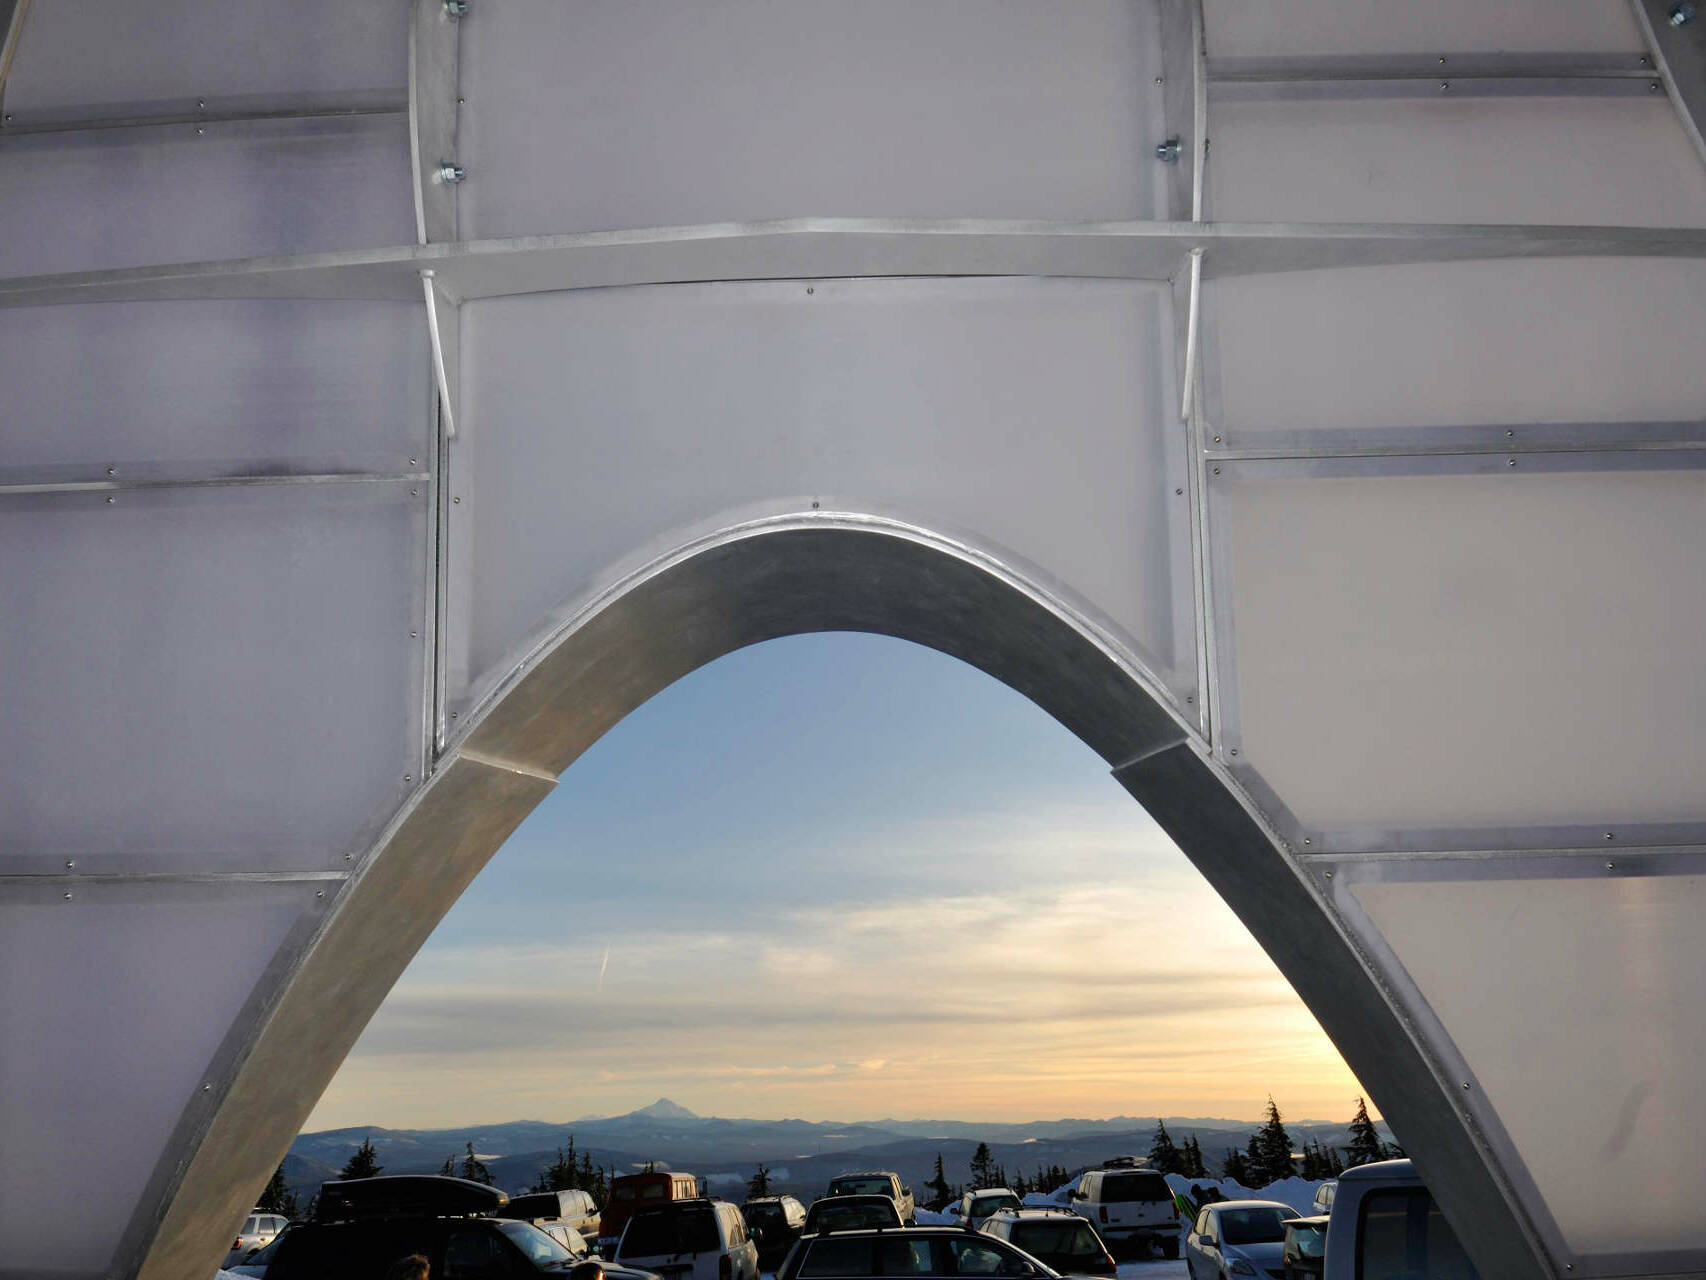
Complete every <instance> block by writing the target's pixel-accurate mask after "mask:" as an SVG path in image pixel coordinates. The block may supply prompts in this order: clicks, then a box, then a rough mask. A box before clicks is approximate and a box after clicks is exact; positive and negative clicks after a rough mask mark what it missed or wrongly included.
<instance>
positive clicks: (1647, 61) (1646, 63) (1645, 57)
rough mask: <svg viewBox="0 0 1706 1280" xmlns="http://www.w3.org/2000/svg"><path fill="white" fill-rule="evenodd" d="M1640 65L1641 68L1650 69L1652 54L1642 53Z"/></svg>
mask: <svg viewBox="0 0 1706 1280" xmlns="http://www.w3.org/2000/svg"><path fill="white" fill-rule="evenodd" d="M1641 65H1642V66H1643V67H1650V66H1652V65H1653V55H1652V54H1650V53H1643V54H1642V55H1641Z"/></svg>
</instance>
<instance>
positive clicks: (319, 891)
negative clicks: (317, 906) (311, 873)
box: [314, 889, 326, 898]
mask: <svg viewBox="0 0 1706 1280" xmlns="http://www.w3.org/2000/svg"><path fill="white" fill-rule="evenodd" d="M314 896H315V897H316V898H323V897H325V896H326V891H325V890H324V889H316V890H314Z"/></svg>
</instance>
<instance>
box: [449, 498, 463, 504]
mask: <svg viewBox="0 0 1706 1280" xmlns="http://www.w3.org/2000/svg"><path fill="white" fill-rule="evenodd" d="M451 501H452V502H456V503H460V502H461V501H462V499H461V498H452V499H451Z"/></svg>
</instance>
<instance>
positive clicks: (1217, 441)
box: [1214, 436, 1220, 444]
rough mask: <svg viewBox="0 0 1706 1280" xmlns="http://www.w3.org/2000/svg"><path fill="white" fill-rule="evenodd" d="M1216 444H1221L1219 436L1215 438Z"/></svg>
mask: <svg viewBox="0 0 1706 1280" xmlns="http://www.w3.org/2000/svg"><path fill="white" fill-rule="evenodd" d="M1214 442H1215V443H1216V444H1219V443H1220V437H1219V436H1216V437H1215V438H1214Z"/></svg>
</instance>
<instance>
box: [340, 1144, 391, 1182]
mask: <svg viewBox="0 0 1706 1280" xmlns="http://www.w3.org/2000/svg"><path fill="white" fill-rule="evenodd" d="M384 1168H385V1166H384V1165H382V1164H380V1163H379V1155H378V1153H377V1152H376V1151H374V1149H373V1139H372V1138H363V1139H362V1140H361V1145H360V1146H359V1147H357V1148H356V1151H355V1154H354V1155H353V1156H351V1157H350V1158H349V1161H348V1163H346V1164H345V1165H344V1167H343V1171H342V1172H340V1173H339V1174H338V1178H339V1180H340V1181H343V1182H348V1181H349V1180H350V1179H352V1178H377V1177H378V1176H379V1173H380V1171H381V1170H382V1169H384Z"/></svg>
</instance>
